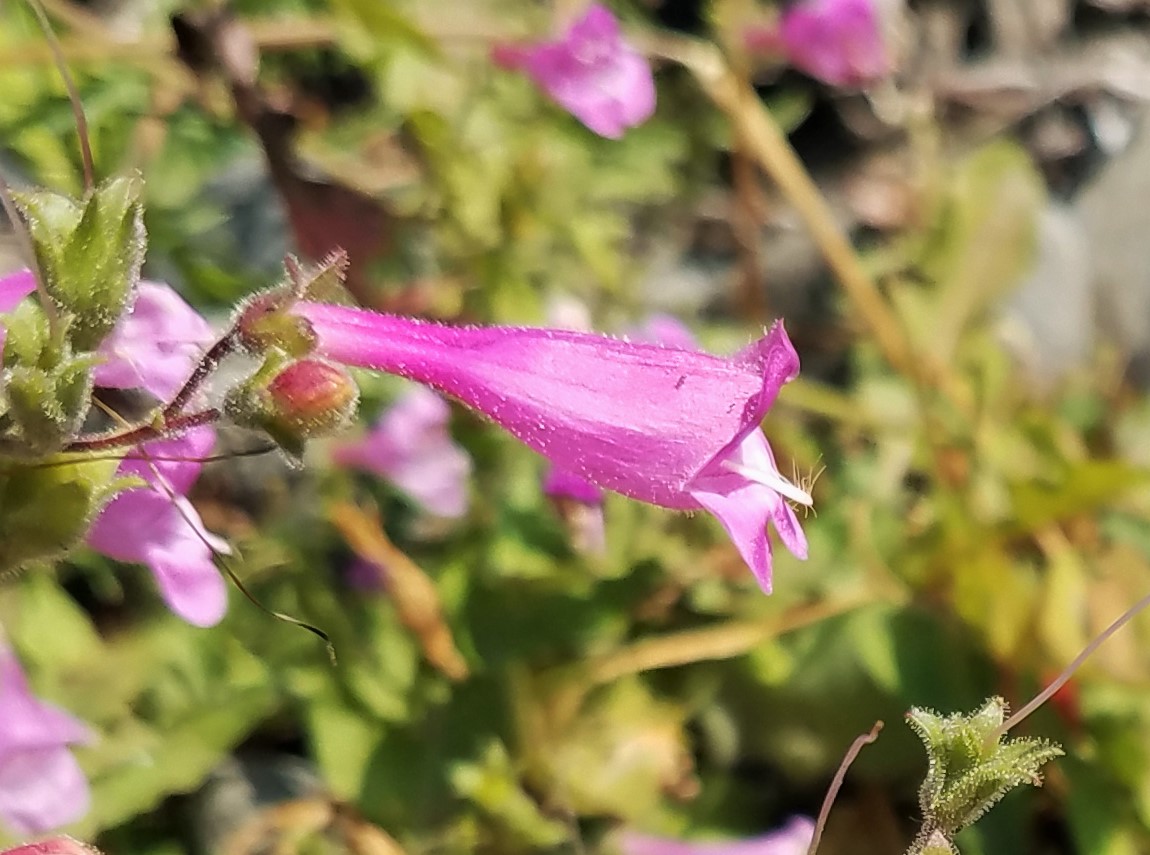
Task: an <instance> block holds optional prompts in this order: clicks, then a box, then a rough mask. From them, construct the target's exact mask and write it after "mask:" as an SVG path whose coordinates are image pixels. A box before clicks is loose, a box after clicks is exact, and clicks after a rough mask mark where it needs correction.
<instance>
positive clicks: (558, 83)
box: [494, 3, 655, 139]
mask: <svg viewBox="0 0 1150 855" xmlns="http://www.w3.org/2000/svg"><path fill="white" fill-rule="evenodd" d="M494 57H495V60H496V62H497V63H499V64H500V65H503V66H505V67H508V68H518V69H521V70H523V71H524V72H526V73H527V75H529V76H530V77H531V79H532V80H534V81H535V83H536V84H537V85H538V86H539V88H540V89H542V90H543V91H544V92H546V93H547V94H548V95H549V96H550V97H551V99H552V100H553V101H555V103H557V104H558V105H559V106H560V107H562V108H563V109H564V110H567V112H569V113H571V115H573V116H574V117H575V118H577V119H578V120H579V121H580V122H582V123H583V124H584V125H586V126H587V127H588V128H590V129H591V130H592V131H594V132H595V133H597V134H599V135H600V136H603V137H609V138H611V139H618V138H619V137H621V136H623V132H624V131H626V130H627V129H628V128H631V127H634V126H635V125H640V124H642V123H643V122H645V121H647V119H649V118H650V117H651V114H652V113H653V112H654V111H655V80H654V78H653V77H652V76H651V69H650V67H649V66H648V65H647V61H646V60H645V59H644V58H643V56H642V55H641V54H640V53H639V52H638V51H636V50H635V49H634V48H633V47H631V46H630V45H629V44H627V42H626V41H625V40H624V39H623V36H622V34H621V33H620V31H619V22H618V21H617V20H615V16H614V15H612V14H611V12H610V11H609V10H608V9H607V8H606V7H604V6H602V5H601V4H599V3H592V4H591V5H590V6H589V7H588V8H587V11H586V12H585V13H584V14H583V17H582V18H580V19H579V20H578V21H576V22H575V23H573V24H572V25H571V27H570V28H569V29H568V30H567V31H566V32H565V33H564V34H563V36H562V37H561V38H559V39H558V40H556V41H552V42H541V43H539V44H535V45H529V46H516V45H500V46H498V47H496V49H495V54H494Z"/></svg>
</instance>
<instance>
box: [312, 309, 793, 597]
mask: <svg viewBox="0 0 1150 855" xmlns="http://www.w3.org/2000/svg"><path fill="white" fill-rule="evenodd" d="M294 312H295V313H296V314H297V316H298V317H301V318H303V319H304V320H305V321H306V322H307V324H308V325H309V326H310V328H311V333H312V334H313V335H314V337H315V340H316V351H317V353H318V354H319V355H321V356H323V357H325V358H327V359H330V360H333V361H335V362H340V363H343V364H346V365H354V366H359V367H363V368H371V369H375V370H379V371H386V372H389V373H392V374H397V375H399V376H402V377H407V378H409V379H412V380H415V381H417V382H420V383H424V384H426V385H429V386H431V387H432V388H435V389H438V390H439V391H441V392H443V393H445V394H448V395H450V396H452V397H454V398H456V399H458V400H460V401H462V402H463V403H464V404H466V405H467V406H469V407H472V408H473V409H475V410H478V411H479V412H481V413H483V414H484V415H486V416H487V417H488V418H490V419H491V420H492V421H494V422H495V423H496V424H498V425H500V426H501V427H503V428H504V429H506V430H508V431H509V432H510V433H512V434H513V435H514V436H516V437H517V438H518V439H520V440H521V441H523V442H524V443H526V444H527V445H528V446H530V447H531V448H533V449H535V450H536V451H538V452H539V453H541V454H543V455H544V456H545V457H547V458H548V459H550V460H551V462H552V463H553V464H555V465H556V466H558V467H560V468H561V469H565V470H567V471H569V472H572V473H574V474H576V475H578V476H580V477H582V478H584V479H586V480H588V481H590V482H592V483H593V484H596V485H598V486H600V487H604V488H606V489H610V490H614V491H616V492H618V493H622V494H623V495H625V496H630V497H631V498H634V499H639V500H640V501H645V502H650V503H652V504H656V505H662V506H664V507H668V508H674V509H678V510H692V509H698V508H704V509H706V510H708V511H710V512H711V513H713V514H714V515H715V516H716V517H717V518H718V519H719V521H720V522H721V523H722V525H723V527H724V528H725V529H726V530H727V533H728V534H729V535H730V536H731V539H732V540H733V541H734V544H735V546H736V547H737V548H738V550H739V552H740V554H741V555H742V557H743V559H744V560H745V561H746V562H747V564H748V566H749V567H750V568H751V570H752V571H753V572H754V574H755V577H756V578H757V579H758V581H759V584H760V585H761V586H762V588H763V589H764V590H766V591H770V588H771V547H770V541H769V540H768V538H767V534H766V525H767V522H768V521H771V522H773V523H774V526H775V528H776V530H777V531H778V532H779V535H780V537H781V538H782V540H783V543H784V544H785V545H786V546H787V548H788V549H789V550H790V551H791V552H793V553H794V554H795V555H797V556H799V557H800V558H805V557H806V551H807V544H806V538H805V537H804V535H803V532H802V528H801V526H800V525H799V521H798V518H797V517H796V516H795V514H794V511H793V510H792V509H791V507H790V506H789V505H788V503H787V502H788V500H789V501H793V502H797V503H799V504H803V505H809V504H811V497H810V495H809V494H807V493H806V492H805V491H803V490H801V489H799V488H798V487H796V486H795V485H793V484H791V483H790V482H789V481H787V479H786V478H784V477H783V476H782V475H781V474H780V473H779V471H778V467H777V466H776V465H775V461H774V457H773V455H772V453H771V450H770V447H769V446H768V445H767V440H766V437H765V436H764V435H763V433H762V430H761V429H760V426H759V423H760V422H761V420H762V418H763V416H764V415H765V414H766V412H767V410H768V409H769V408H770V406H771V404H772V403H774V400H775V397H776V396H777V395H778V392H779V389H780V388H781V387H782V386H783V384H785V383H787V382H789V381H790V380H792V379H793V378H794V377H795V376H797V374H798V371H799V360H798V355H797V354H796V353H795V350H794V348H793V347H792V346H791V342H790V340H789V339H788V338H787V334H786V332H785V331H784V329H783V327H782V325H781V324H776V325H775V326H774V327H772V328H771V330H770V331H769V332H768V333H767V335H766V336H764V337H763V338H761V339H760V340H758V341H757V342H755V343H753V344H751V345H750V346H748V347H746V348H744V349H743V350H742V351H740V352H739V353H737V354H735V355H734V356H732V357H729V358H725V359H724V358H720V357H717V356H712V355H710V354H706V353H700V352H696V351H688V350H679V349H673V348H666V347H660V346H658V345H653V344H643V343H634V342H627V341H621V340H619V339H614V338H609V337H607V336H602V335H595V334H588V333H580V332H573V331H566V330H547V329H531V328H522V327H488V328H476V327H451V326H443V325H440V324H433V323H427V322H424V321H418V320H412V319H410V318H402V317H396V316H391V315H383V314H378V313H375V312H370V311H366V310H363V309H356V308H348V307H345V306H336V305H329V304H322V303H308V302H303V303H299V304H297V305H296V306H295V308H294Z"/></svg>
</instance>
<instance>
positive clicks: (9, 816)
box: [0, 642, 93, 834]
mask: <svg viewBox="0 0 1150 855" xmlns="http://www.w3.org/2000/svg"><path fill="white" fill-rule="evenodd" d="M92 738H93V736H92V733H91V731H90V730H88V728H87V727H86V726H85V725H84V724H83V723H81V722H80V721H77V720H76V719H74V718H73V717H72V716H70V715H68V713H66V712H64V711H63V710H61V709H59V708H58V707H55V706H53V705H52V704H47V703H44V702H43V701H41V700H40V699H39V698H37V697H36V696H35V695H33V694H32V690H31V689H30V688H29V687H28V680H27V678H26V677H25V676H24V672H23V671H22V670H21V668H20V663H19V662H18V661H16V655H15V654H14V653H13V652H12V651H11V650H10V649H9V648H7V647H6V646H4V645H3V643H2V642H0V819H2V820H3V822H4V824H5V825H6V826H8V827H9V828H10V829H12V830H13V831H15V832H16V833H17V834H40V833H42V832H45V831H50V830H51V829H54V828H59V827H60V826H63V825H67V824H68V823H70V822H74V821H75V820H77V819H79V818H80V817H82V816H83V815H84V814H85V813H87V812H88V804H89V799H90V796H89V793H88V781H87V779H86V778H85V777H84V773H83V772H82V771H81V770H80V766H79V764H78V763H77V762H76V758H75V757H73V756H72V752H71V751H70V750H69V746H72V745H82V744H84V743H87V742H91V741H92Z"/></svg>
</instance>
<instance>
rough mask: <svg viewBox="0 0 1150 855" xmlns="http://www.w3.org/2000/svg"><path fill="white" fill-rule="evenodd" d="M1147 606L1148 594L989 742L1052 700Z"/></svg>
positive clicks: (992, 736)
mask: <svg viewBox="0 0 1150 855" xmlns="http://www.w3.org/2000/svg"><path fill="white" fill-rule="evenodd" d="M1147 606H1150V594H1146V596H1144V597H1143V598H1142V599H1140V600H1139V601H1138V602H1136V603H1135V604H1134V605H1132V606H1131V607H1130V608H1128V609H1127V610H1126V611H1124V612H1123V613H1122V615H1121V616H1120V617H1119V618H1118V619H1117V620H1115V621H1114V622H1113V623H1112V624H1110V626H1108V627H1106V629H1104V630H1102V632H1101V633H1100V634H1099V635H1097V636H1096V637H1095V638H1094V640H1093V641H1091V642H1090V643H1089V644H1088V645H1086V648H1085V649H1084V650H1083V651H1082V652H1081V653H1079V654H1078V655H1077V656H1075V657H1074V661H1073V662H1071V663H1070V664H1069V665H1067V666H1066V668H1065V669H1064V670H1063V672H1062V673H1061V674H1059V675H1058V676H1057V677H1056V678H1055V680H1054V682H1052V683H1051V684H1050V685H1049V686H1047V687H1046V688H1045V689H1043V690H1042V691H1041V692H1039V693H1038V694H1037V695H1036V696H1035V697H1033V698H1032V699H1031V700H1030V702H1029V703H1027V704H1026V706H1024V707H1023V708H1022V709H1020V710H1019V711H1018V712H1016V713H1015V714H1014V715H1012V716H1011V717H1010V718H1008V719H1007V720H1006V721H1004V722H1003V723H1002V724H1001V725H1000V726H999V728H998V730H996V731H995V732H994V733H993V734H991V736H990V740H989V741H997V740H998V739H999V738H1000V737H1002V736H1003V735H1004V734H1005V733H1006V732H1007V731H1009V730H1010V729H1011V728H1012V727H1014V726H1015V725H1017V724H1019V723H1020V722H1022V720H1023V719H1025V718H1026V717H1027V716H1029V715H1030V714H1031V713H1032V712H1034V711H1035V710H1036V709H1038V708H1039V707H1040V706H1042V705H1043V704H1044V703H1046V702H1047V701H1048V700H1050V698H1051V696H1053V695H1054V693H1055V692H1057V691H1058V690H1059V689H1061V688H1062V687H1063V686H1065V685H1066V684H1067V683H1069V682H1070V679H1071V678H1072V677H1073V676H1074V672H1075V671H1077V670H1078V669H1079V668H1080V667H1082V663H1083V662H1085V661H1086V660H1087V659H1088V658H1089V657H1090V656H1091V655H1092V654H1093V653H1094V651H1095V650H1097V649H1098V648H1099V647H1100V646H1101V645H1102V643H1103V642H1105V641H1106V640H1107V639H1108V638H1110V636H1112V635H1113V634H1114V633H1116V632H1118V630H1120V629H1122V627H1124V626H1126V624H1128V623H1129V622H1130V621H1131V620H1132V619H1133V618H1134V617H1136V616H1137V615H1138V613H1139V612H1140V611H1142V610H1143V609H1144V608H1146V607H1147Z"/></svg>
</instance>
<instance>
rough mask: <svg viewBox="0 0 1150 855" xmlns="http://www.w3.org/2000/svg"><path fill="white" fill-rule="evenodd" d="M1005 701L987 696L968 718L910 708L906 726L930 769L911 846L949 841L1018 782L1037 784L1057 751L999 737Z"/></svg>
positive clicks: (1038, 743) (1049, 746)
mask: <svg viewBox="0 0 1150 855" xmlns="http://www.w3.org/2000/svg"><path fill="white" fill-rule="evenodd" d="M1005 717H1006V702H1005V701H1003V700H1002V698H991V699H990V700H988V701H987V702H986V704H985V705H984V706H983V707H982V708H981V709H979V710H978V711H976V712H974V713H972V714H971V715H964V714H962V713H956V714H954V715H948V716H942V715H939V714H938V713H934V712H931V711H929V710H922V709H917V708H916V709H912V710H911V711H910V712H909V713H907V723H908V724H909V725H910V727H911V729H912V730H914V731H915V732H916V733H917V734H918V735H919V737H920V738H921V739H922V741H923V744H924V745H925V746H926V752H927V756H928V758H929V766H928V769H927V773H926V778H925V779H924V780H923V783H922V787H921V788H920V790H919V807H920V808H921V810H922V814H923V836H922V837H920V839H919V840H918V841H916V845H915V846H912V847H911V850H910V851H911V852H912V853H918V852H922V851H923V849H922V847H923V846H924V845H926V843H927V842H928V841H929V840H930V839H931V835H933V834H935V833H936V832H940V833H941V834H942V835H943V836H944V838H946V839H947V840H949V839H950V838H952V837H953V836H954V835H955V834H957V833H958V832H959V831H961V830H962V829H963V828H966V827H967V826H968V825H970V824H971V823H973V822H974V821H975V820H977V819H978V818H979V817H980V816H982V815H983V814H984V813H986V811H988V810H990V808H991V807H993V806H994V804H995V803H997V802H998V801H999V800H1000V799H1001V798H1002V797H1003V796H1004V795H1006V794H1007V793H1008V792H1010V790H1012V789H1014V788H1015V787H1017V786H1019V785H1021V784H1032V785H1034V786H1039V785H1040V784H1041V783H1042V778H1041V776H1040V775H1039V772H1038V770H1039V769H1040V768H1042V766H1043V765H1044V764H1046V763H1047V762H1048V761H1050V760H1052V759H1054V758H1055V757H1058V756H1060V755H1061V754H1062V753H1063V752H1062V749H1061V748H1060V747H1059V746H1058V745H1056V744H1054V743H1052V742H1048V741H1046V740H1043V739H1030V738H1025V739H1008V738H1006V736H1005V734H1002V733H999V729H1000V728H1001V726H1002V724H1003V721H1004V720H1005Z"/></svg>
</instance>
